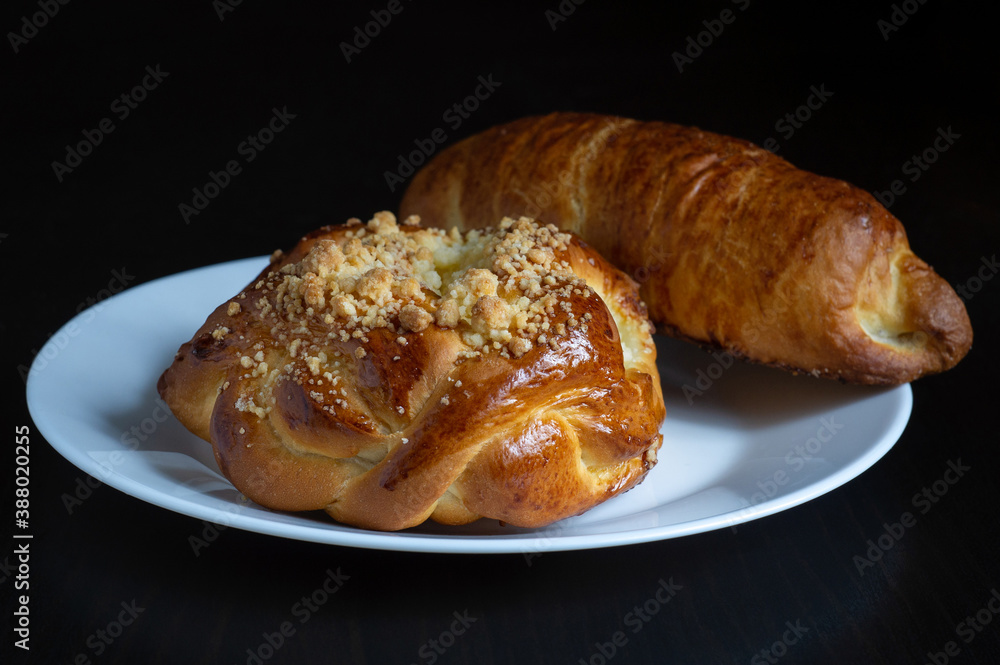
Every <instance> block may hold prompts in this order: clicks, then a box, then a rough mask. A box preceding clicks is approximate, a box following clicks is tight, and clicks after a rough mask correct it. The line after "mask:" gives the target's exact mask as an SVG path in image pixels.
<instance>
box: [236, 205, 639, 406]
mask: <svg viewBox="0 0 1000 665" xmlns="http://www.w3.org/2000/svg"><path fill="white" fill-rule="evenodd" d="M419 222H420V220H419V217H417V216H415V215H413V216H410V217H409V218H407V219H406V220H404V221H403V222H402V224H397V221H396V217H395V216H394V215H393V214H392V213H390V212H379V213H376V214H375V215H374V216H373V218H372V219H371V220H370V221H368V223H367V224H363V223H362V222H361V221H360V220H358V219H355V218H352V219H350V220H348V222H347V227H346V228H347V230H346V231H345V232H343V234H342V235H341V236H340V239H339V240H333V239H329V238H323V239H319V240H316V241H315V242H314V243H313V244H312V246H311V247H310V249H309V251H308V252H307V253H306V254H305V256H303V257H302V258H301V260H299V261H297V262H294V263H288V264H286V265H284V266H282V267H281V268H280V269H277V268H276V269H274V270H271V271H269V272H268V273H266V275H265V276H264V277H263V278H262V279H259V280H258V281H257V282H256V284H254V285H253V288H254V290H255V291H254V292H253V293H250V294H249V295H248V294H247V293H246V292H244V293H241V294H240V296H239V297H238V298H237V300H242V303H243V304H242V305H241V304H240V303H239V302H235V301H234V302H231V303H230V304H229V307H228V314H229V315H230V316H235V315H237V314H240V313H241V311H243V310H247V309H251V310H253V311H254V313H255V315H256V317H257V318H258V319H259V320H260V321H261V322H262V323H263V324H264V325H265V326H269V327H270V334H271V337H272V339H273V340H274V343H275V345H276V346H278V347H281V348H283V349H284V350H285V351H286V352H287V355H288V356H291V358H293V359H296V360H295V361H294V362H290V363H289V364H287V365H285V366H284V367H283V368H280V367H269V366H268V363H267V361H266V354H265V353H264V352H263V351H261V350H258V351H257V352H256V354H253V352H250V353H251V354H252V355H243V356H242V357H240V361H239V362H240V365H241V367H242V368H244V369H246V370H248V373H247V375H246V376H248V377H249V376H254V377H257V376H263V377H265V379H266V383H265V384H264V385H263V386H260V387H259V389H258V390H257V391H254V393H253V394H245V395H242V396H240V398H239V400H238V401H237V403H236V407H237V409H239V410H241V411H252V412H254V413H256V414H257V415H258V416H261V417H263V416H264V415H266V413H267V412H269V411H270V405H271V404H273V403H274V399H273V387H274V385H275V384H276V383H278V382H280V381H282V380H285V379H290V380H294V381H295V382H296V383H299V384H308V385H310V386H312V388H310V389H309V391H308V394H309V395H310V397H312V398H313V399H314V400H316V401H317V402H321V403H322V402H324V401H325V403H326V405H325V406H323V409H324V410H327V411H329V412H331V413H332V412H334V410H336V409H338V408H348V407H349V403H348V402H347V401H346V400H344V399H341V397H344V398H346V397H348V394H347V392H346V391H345V390H344V389H343V388H339V389H338V386H337V384H338V382H339V381H340V380H341V377H340V374H341V369H345V370H349V369H350V367H351V366H352V365H353V364H354V363H355V362H357V361H358V360H361V359H363V358H365V357H366V356H367V354H368V353H369V351H368V350H366V348H365V344H366V343H368V342H369V338H368V335H369V334H370V333H371V332H372V331H374V330H376V329H385V330H388V331H389V332H391V333H392V335H393V339H395V341H396V343H397V344H398V345H399V346H406V345H407V344H409V343H410V341H412V340H411V339H409V338H410V337H411V336H414V335H420V334H421V333H422V332H423V331H425V330H427V329H428V328H429V327H431V326H438V327H439V328H445V329H453V330H455V332H456V333H458V335H459V337H460V339H461V341H462V342H463V343H464V344H465V345H466V348H465V350H463V351H462V352H461V353H460V357H463V358H475V357H479V356H482V355H487V354H493V353H496V354H498V355H500V356H501V357H504V358H511V357H513V358H520V357H521V356H523V355H524V354H526V353H528V352H529V351H531V349H532V348H534V347H535V346H537V345H548V346H550V347H551V348H557V346H558V344H559V343H560V340H562V339H564V338H565V337H566V336H567V334H568V333H569V332H570V329H572V328H576V327H578V326H579V327H580V329H581V330H582V331H583V332H586V330H587V326H588V323H589V322H590V320H591V315H590V314H589V313H574V311H573V303H574V297H575V296H583V297H589V296H596V292H595V291H594V289H593V288H591V287H590V286H588V285H587V283H586V281H585V280H583V279H582V278H580V277H578V276H577V275H576V274H575V273H574V272H573V271H572V268H571V266H570V264H569V263H568V262H567V261H565V260H560V259H559V258H558V257H559V256H560V255H563V253H565V252H566V251H567V249H568V247H569V244H570V242H571V236H570V235H569V234H567V233H562V232H560V231H559V230H558V229H557V228H556V227H555V226H553V225H551V224H549V225H542V224H539V223H538V222H535V221H534V220H531V219H528V218H526V217H521V218H520V219H517V220H514V219H511V218H504V219H503V220H502V221H501V222H500V225H499V227H497V228H492V229H483V230H470V231H468V232H466V233H460V232H459V231H458V230H457V229H451V230H450V231H444V230H442V229H425V228H422V227H420V225H419ZM282 256H283V255H282V254H280V253H277V252H276V253H275V254H274V255H273V257H275V258H280V257H282ZM609 306H611V305H610V303H609ZM615 311H616V307H614V308H612V312H613V313H614V312H615ZM557 315H558V318H559V319H560V322H559V323H556V322H555V318H556V317H557ZM616 318H617V316H616ZM563 321H564V322H563ZM647 325H648V324H647ZM619 327H621V326H619ZM220 332H221V331H220ZM225 332H228V330H225ZM223 334H224V333H223ZM330 340H337V341H339V342H349V341H351V340H357V342H358V343H359V344H358V346H357V347H355V348H354V350H353V352H348V353H351V354H352V355H353V356H354V358H342V357H341V353H340V351H335V350H331V348H330V347H329V346H328V345H327V342H329V341H330ZM623 341H624V340H623ZM628 355H630V353H629V351H627V350H626V356H628ZM399 358H400V356H399V355H395V356H394V357H393V360H399ZM355 359H357V360H355ZM342 361H343V362H342ZM271 362H272V365H275V364H279V362H278V358H271ZM281 362H284V361H281ZM299 363H301V365H302V366H301V367H299V366H298V364H299ZM456 387H458V386H456ZM324 395H330V396H331V398H325V397H324ZM441 402H442V403H443V404H448V403H449V397H448V396H447V395H445V396H444V397H442V398H441ZM396 408H397V410H398V411H399V412H400V413H401V414H402V413H403V411H402V407H396Z"/></svg>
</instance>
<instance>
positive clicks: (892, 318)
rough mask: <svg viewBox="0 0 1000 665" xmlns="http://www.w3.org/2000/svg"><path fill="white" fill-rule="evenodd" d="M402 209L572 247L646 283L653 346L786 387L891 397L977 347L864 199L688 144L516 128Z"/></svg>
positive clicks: (460, 155) (417, 183) (567, 117)
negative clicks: (580, 243) (538, 227)
mask: <svg viewBox="0 0 1000 665" xmlns="http://www.w3.org/2000/svg"><path fill="white" fill-rule="evenodd" d="M400 209H401V213H402V214H407V213H408V212H410V211H417V210H419V211H420V213H421V215H422V216H423V218H424V219H425V221H427V222H428V223H431V224H437V225H442V226H445V227H458V228H460V229H467V228H475V227H478V226H481V225H483V224H485V223H488V221H489V220H491V219H497V218H499V217H501V216H503V215H519V214H528V215H531V216H534V217H537V218H538V219H540V220H542V221H545V222H551V223H554V224H556V225H558V226H559V227H560V228H563V229H567V230H572V231H574V232H576V233H578V234H579V235H580V236H582V237H583V238H584V239H585V240H586V241H587V242H589V243H591V244H593V245H594V247H595V248H596V249H597V250H598V251H599V252H601V254H603V255H604V256H605V257H607V258H608V259H609V260H610V261H611V262H612V263H614V264H615V265H616V266H618V267H619V268H621V269H622V270H624V271H626V272H628V273H629V274H631V275H633V276H635V277H636V279H637V280H639V281H640V282H642V290H641V294H642V297H643V299H644V300H645V301H646V304H647V305H648V307H649V312H650V317H651V318H652V319H653V321H654V322H655V323H656V324H657V325H658V326H659V327H660V329H661V331H664V332H667V333H668V334H673V335H676V336H678V337H681V338H685V339H689V340H692V341H695V342H697V343H699V344H702V345H706V346H713V347H718V348H723V349H726V350H728V351H730V352H732V353H734V354H736V355H739V356H742V357H744V358H747V359H749V360H752V361H755V362H759V363H764V364H769V365H775V366H779V367H784V368H787V369H791V370H793V371H799V372H808V373H811V374H814V375H817V376H827V377H831V378H837V379H841V380H844V381H850V382H855V383H865V384H896V383H903V382H906V381H911V380H913V379H915V378H918V377H920V376H922V375H925V374H929V373H933V372H940V371H943V370H946V369H948V368H950V367H952V366H954V365H955V364H956V363H957V362H958V361H959V360H961V358H962V357H963V356H964V355H965V354H966V353H967V351H968V349H969V347H970V346H971V343H972V329H971V325H970V323H969V319H968V315H967V314H966V312H965V307H964V305H963V303H962V302H961V300H960V299H959V298H958V296H957V295H956V294H955V292H954V291H953V290H952V289H951V287H950V286H949V285H948V284H947V282H945V281H944V280H943V279H942V278H941V277H939V276H938V275H937V274H935V273H934V271H933V270H932V269H931V268H930V267H929V266H927V264H925V263H924V262H923V261H921V260H920V259H919V258H917V257H916V256H915V255H914V254H913V253H912V252H911V251H910V248H909V244H908V242H907V239H906V234H905V232H904V230H903V227H902V225H901V224H900V222H899V221H898V220H897V219H896V218H895V217H893V216H892V215H891V214H890V213H889V212H888V211H887V210H886V209H885V208H883V207H882V206H881V205H879V204H878V202H877V201H875V200H874V198H873V197H872V196H871V195H869V194H868V193H867V192H865V191H863V190H860V189H858V188H856V187H854V186H852V185H850V184H848V183H845V182H842V181H839V180H834V179H831V178H824V177H821V176H817V175H814V174H812V173H807V172H805V171H801V170H799V169H796V168H795V167H793V166H792V165H791V164H789V163H788V162H786V161H785V160H783V159H781V158H780V157H777V156H775V155H773V154H771V153H770V152H768V151H766V150H763V149H761V148H758V147H756V146H754V145H752V144H750V143H748V142H746V141H741V140H739V139H734V138H730V137H726V136H720V135H717V134H712V133H709V132H703V131H700V130H698V129H696V128H691V127H681V126H677V125H670V124H666V123H661V122H638V121H635V120H629V119H625V118H617V117H612V116H602V115H592V114H578V113H555V114H551V115H548V116H544V117H533V118H525V119H522V120H518V121H515V122H512V123H509V124H507V125H502V126H499V127H494V128H493V129H490V130H488V131H486V132H483V133H481V134H477V135H475V136H473V137H471V138H469V139H466V140H465V141H462V142H461V143H458V144H456V145H454V146H451V147H450V148H448V149H446V150H444V151H443V152H442V153H440V154H439V155H438V156H436V157H435V158H434V159H433V160H432V161H431V162H430V163H429V164H428V165H427V166H426V167H424V168H423V169H422V170H421V171H420V172H418V173H417V175H416V176H415V178H414V180H413V182H412V184H411V185H410V187H409V189H408V190H407V192H406V194H405V196H404V198H403V201H402V204H401V208H400Z"/></svg>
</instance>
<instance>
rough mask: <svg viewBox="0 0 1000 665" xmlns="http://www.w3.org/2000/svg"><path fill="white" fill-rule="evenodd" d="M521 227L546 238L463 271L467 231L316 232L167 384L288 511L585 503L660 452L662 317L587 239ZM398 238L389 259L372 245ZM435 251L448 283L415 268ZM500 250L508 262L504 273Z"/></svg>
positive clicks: (505, 515) (516, 515)
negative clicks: (655, 319) (453, 249)
mask: <svg viewBox="0 0 1000 665" xmlns="http://www.w3.org/2000/svg"><path fill="white" fill-rule="evenodd" d="M498 219H499V218H498ZM505 224H507V228H506V230H505V231H504V232H503V233H499V232H496V233H499V237H507V238H511V237H513V236H512V234H515V233H522V236H523V237H529V236H530V238H533V239H534V240H538V239H539V238H541V240H542V242H540V243H539V244H538V247H540V248H541V249H538V247H535V248H534V250H528V249H527V246H522V245H517V246H516V247H515V249H513V250H511V253H509V255H504V256H500V252H499V251H497V253H496V254H490V253H489V252H487V254H486V255H485V256H486V258H485V259H483V260H481V261H480V262H479V263H478V264H477V265H478V267H477V268H469V267H468V266H464V267H463V266H459V267H458V268H456V265H455V264H454V261H455V257H454V255H452V256H450V258H447V259H442V258H441V256H442V255H444V254H447V253H448V251H449V250H448V247H449V246H456V245H460V244H461V243H462V242H466V241H469V238H468V235H466V236H461V237H460V236H459V234H457V233H452V234H450V235H448V234H445V233H444V232H443V231H440V230H433V231H432V230H426V229H421V228H419V226H418V225H417V220H415V219H412V218H411V219H408V220H407V223H406V224H404V225H399V226H397V225H396V223H395V219H394V218H393V217H392V215H390V214H388V213H379V214H378V215H376V218H375V219H374V220H373V221H372V222H369V224H368V225H367V226H364V225H361V224H359V223H358V222H357V221H356V220H352V223H350V224H349V225H347V226H337V227H324V228H322V229H319V230H318V231H316V232H314V233H312V234H310V235H309V236H307V237H305V238H303V239H302V240H301V242H299V244H298V245H297V246H296V247H295V248H294V249H293V250H292V251H291V252H289V253H288V254H287V255H283V254H280V253H276V254H275V256H274V257H272V262H271V264H270V265H269V266H268V267H267V268H266V269H265V270H264V271H263V272H262V273H261V274H260V275H259V276H258V278H257V279H255V280H254V281H253V282H251V283H250V284H249V285H248V286H247V288H246V289H245V290H244V291H243V292H241V293H240V294H239V295H237V296H236V297H234V298H233V299H232V300H231V301H227V302H226V303H223V304H222V305H220V306H219V307H218V308H217V309H216V310H215V311H214V312H213V313H212V314H211V315H210V316H209V317H208V320H207V321H206V322H205V324H204V325H203V326H202V327H201V328H200V329H199V330H198V331H197V332H196V333H195V334H194V337H193V338H192V339H191V341H189V342H187V343H185V344H184V345H183V346H181V348H180V350H179V351H178V353H177V355H176V357H175V359H174V362H173V364H172V365H171V366H170V367H169V368H168V369H167V370H166V371H165V372H164V373H163V375H162V377H161V378H160V381H159V384H158V389H159V392H160V394H161V395H162V397H163V399H164V400H165V401H166V402H167V404H168V405H169V406H170V408H171V409H172V411H173V412H174V414H175V415H176V416H177V418H178V419H179V420H180V421H181V422H182V423H183V424H184V425H185V426H186V427H187V428H188V429H189V430H191V431H192V432H194V433H195V434H197V435H198V436H200V437H202V438H204V439H206V440H208V441H210V442H211V443H212V446H213V448H214V450H215V456H216V459H217V461H218V464H219V467H220V469H221V470H222V472H223V473H224V474H225V475H226V477H227V478H229V479H230V480H231V481H232V482H233V484H234V485H235V486H236V487H237V489H239V490H240V491H241V492H243V493H244V494H245V495H246V496H247V497H249V498H250V499H252V500H253V501H255V502H257V503H259V504H261V505H263V506H266V507H269V508H272V509H277V510H289V511H304V510H325V511H326V512H327V513H328V514H329V515H331V516H332V517H333V518H334V519H336V520H338V521H340V522H344V523H347V524H352V525H356V526H360V527H366V528H371V529H380V530H398V529H404V528H407V527H411V526H415V525H418V524H420V523H422V522H424V521H425V520H427V519H428V518H429V519H432V520H434V521H437V522H440V523H443V524H464V523H468V522H471V521H473V520H476V519H478V518H480V517H489V518H494V519H498V520H501V521H503V522H505V523H509V524H512V525H516V526H523V527H538V526H543V525H546V524H549V523H551V522H553V521H556V520H559V519H562V518H565V517H569V516H572V515H576V514H579V513H581V512H584V511H586V510H588V509H589V508H591V507H593V506H594V505H596V504H598V503H600V502H602V501H604V500H606V499H608V498H610V497H611V496H614V495H615V494H618V493H619V492H623V491H625V490H628V489H630V488H631V487H633V486H634V485H636V484H637V483H638V482H640V481H641V480H642V479H643V478H644V477H645V475H646V473H647V472H648V471H649V469H650V468H651V467H652V465H653V464H654V463H655V461H656V451H657V449H658V448H659V446H660V443H661V440H662V437H661V435H660V433H659V427H660V424H661V422H662V420H663V416H664V407H663V397H662V394H661V392H660V383H659V377H658V374H657V371H656V365H655V358H656V355H655V346H654V345H653V341H652V337H651V332H652V331H651V327H650V325H649V322H648V320H647V319H646V317H645V308H644V306H643V305H642V303H641V301H640V300H639V298H638V290H637V287H636V284H635V283H634V282H633V281H632V280H631V279H630V278H628V277H627V276H626V275H624V274H623V273H621V272H619V271H618V270H616V269H615V268H614V267H612V266H611V265H610V264H609V263H607V262H606V261H605V260H604V259H602V258H601V257H600V256H599V255H598V254H597V253H596V252H595V251H594V250H593V249H592V248H590V247H588V246H587V245H585V244H584V243H582V242H580V241H579V239H578V238H576V237H572V236H571V235H570V234H557V233H555V231H556V230H555V228H554V227H551V226H550V227H549V228H548V229H547V230H546V229H542V228H541V227H539V226H538V225H534V224H533V223H530V222H529V221H528V220H523V219H522V220H520V221H518V222H512V221H511V220H506V221H505ZM504 233H506V236H504ZM427 234H430V235H433V234H437V235H436V236H435V237H430V238H429V239H428V235H427ZM387 239H389V240H392V242H395V243H396V245H395V246H394V247H395V249H394V250H392V251H394V252H395V254H394V255H393V256H389V257H388V258H387V254H386V253H385V252H383V250H381V249H379V250H377V251H376V250H375V249H374V247H375V243H376V242H378V243H385V242H386V241H387ZM481 240H482V239H480V240H479V241H477V242H479V243H480V245H482V242H481ZM471 242H472V241H469V243H470V244H471ZM525 242H528V241H525ZM352 243H353V244H352ZM544 243H548V244H547V245H546V244H544ZM423 245H427V246H431V247H432V248H435V249H434V252H432V253H434V256H433V262H434V265H436V266H437V272H436V273H434V274H439V275H441V276H443V284H442V285H439V286H438V289H437V291H435V289H432V288H430V286H429V285H428V282H431V281H434V280H433V279H432V278H433V274H431V272H425V273H420V272H419V271H418V270H410V269H409V267H410V266H414V265H416V266H421V265H422V266H425V267H426V265H428V264H427V263H420V262H419V261H418V259H417V258H416V257H417V256H420V255H422V256H423V258H424V259H427V258H428V256H430V255H429V254H427V252H426V251H424V250H422V249H419V247H420V246H423ZM386 246H388V245H386ZM487 246H488V243H487ZM366 247H367V248H368V249H365V248H366ZM401 247H402V248H404V249H400V248H401ZM407 247H408V248H409V249H405V248H407ZM414 248H417V249H418V251H416V252H414V251H413V249H414ZM369 250H371V251H369ZM366 252H367V253H366ZM517 252H520V254H518V253H517ZM526 252H527V253H529V254H530V256H532V257H533V258H532V259H531V260H530V261H529V259H528V258H525V253H526ZM390 253H391V252H390ZM452 254H454V253H452ZM495 256H496V257H499V258H497V259H496V260H495V263H496V265H497V266H499V265H500V264H503V265H504V266H506V268H496V267H495V268H492V269H491V268H490V266H489V261H491V260H493V257H495ZM359 257H360V258H359ZM505 257H506V258H505ZM510 257H513V259H512V260H513V263H514V265H513V267H512V266H510V265H509V264H510V261H509V260H508V259H509V258H510ZM518 257H520V263H518ZM365 261H368V263H365ZM444 261H451V262H452V263H451V265H449V266H443V263H442V262H444ZM532 261H535V263H531V262H532ZM563 261H564V262H565V263H560V262H563ZM324 262H325V263H324ZM484 262H485V263H484ZM539 262H544V264H545V265H546V266H549V267H550V268H551V270H543V268H542V267H541V265H542V263H539ZM529 264H530V265H529ZM484 265H486V266H487V267H486V268H483V266H484ZM358 266H360V267H358ZM372 266H374V267H372ZM380 266H381V267H380ZM386 266H388V270H387V272H388V273H391V274H390V278H387V280H386V281H385V282H384V283H382V282H380V281H379V280H381V279H382V278H383V277H385V274H386V273H384V272H380V270H385V269H386V268H385V267H386ZM526 266H527V268H529V269H530V270H529V272H524V271H523V270H522V268H525V267H526ZM560 266H561V267H560ZM567 268H569V269H571V272H572V273H575V278H574V279H575V280H576V281H573V280H571V279H570V277H572V275H570V273H569V271H567ZM505 269H506V270H507V271H508V272H506V273H505V272H504V270H505ZM350 270H353V271H354V276H353V277H352V276H350V275H351V273H350V272H349V271H350ZM532 270H534V271H535V272H531V271H532ZM345 271H348V272H345ZM487 272H492V273H493V274H494V275H497V274H498V275H499V279H498V280H493V278H492V277H490V275H488V274H487ZM508 273H509V274H508ZM536 273H537V275H538V276H539V277H538V279H537V280H535V281H534V282H533V281H532V278H530V275H532V274H536ZM345 275H346V276H345ZM413 275H416V276H417V278H419V279H418V280H417V281H418V282H419V288H415V287H414V282H413V281H411V280H412V279H414V277H413ZM428 275H430V277H428ZM461 275H464V277H461V279H460V278H459V277H460V276H461ZM525 275H528V277H527V278H526V277H525ZM548 277H552V279H551V280H549V279H547V278H548ZM505 279H507V281H506V282H505V281H504V280H505ZM580 279H582V280H585V282H586V283H585V284H584V282H583V281H579V280H580ZM338 280H339V281H338ZM525 280H526V281H525ZM497 284H499V287H498V286H497ZM505 284H507V285H511V286H510V288H509V289H508V288H507V287H505V286H504V285H505ZM526 284H527V286H525V285H526ZM338 285H339V286H338ZM383 287H384V288H383ZM522 287H523V288H522ZM379 288H382V291H379V290H378V289H379ZM466 288H468V290H467V291H463V289H466ZM518 289H521V290H518ZM522 292H523V293H524V294H526V295H521V294H522ZM449 293H451V294H452V295H454V294H455V293H458V297H457V299H456V298H450V297H449V295H448V294H449ZM491 293H494V294H497V295H496V296H493V295H490V294H491ZM289 294H292V295H291V296H290V295H289ZM338 294H339V295H338ZM345 294H347V295H346V296H345ZM552 294H555V295H554V296H553V297H552V298H549V299H547V298H548V296H550V295H552ZM321 296H323V297H322V299H321ZM449 298H450V299H451V300H452V301H453V302H455V303H458V304H457V305H454V304H453V305H446V304H445V301H446V300H448V299H449ZM463 298H464V300H463ZM498 299H499V300H506V301H508V302H510V303H512V304H509V305H505V304H504V303H503V302H499V300H498ZM462 303H465V304H462ZM473 303H474V304H473ZM536 303H537V304H538V307H535V304H536ZM553 303H554V304H555V306H550V305H552V304H553ZM466 305H467V306H466ZM505 307H506V309H504V308H505ZM497 308H499V312H500V313H499V314H498V310H497ZM422 312H426V314H424V313H422ZM449 312H450V314H449ZM533 313H534V314H533ZM505 317H506V318H505ZM533 317H534V318H533ZM507 321H509V322H510V323H509V326H508V327H506V328H505V327H504V326H507V325H508V324H507V323H506V322H507ZM511 332H513V335H511V334H510V333H511ZM518 340H523V341H518ZM470 342H472V343H470ZM480 342H483V346H482V347H480V346H478V344H479V343H480ZM494 342H495V343H494ZM473 343H474V344H473Z"/></svg>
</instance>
